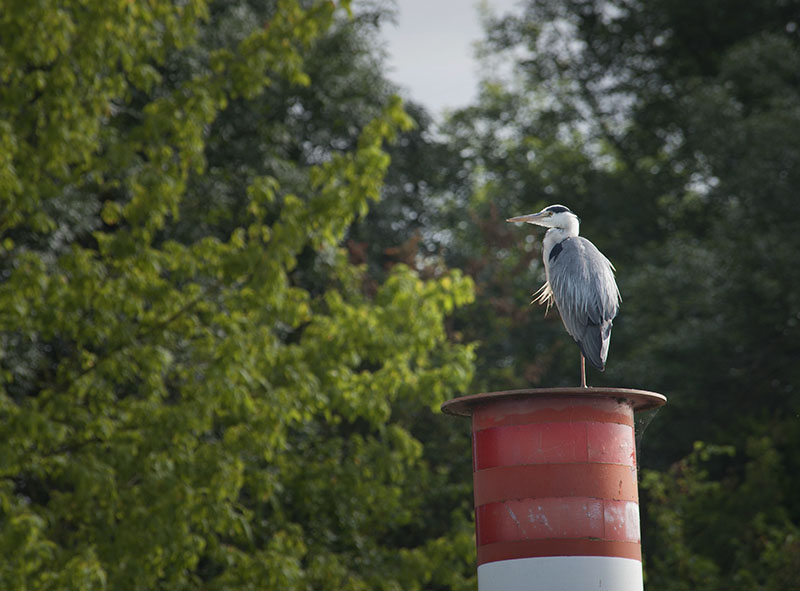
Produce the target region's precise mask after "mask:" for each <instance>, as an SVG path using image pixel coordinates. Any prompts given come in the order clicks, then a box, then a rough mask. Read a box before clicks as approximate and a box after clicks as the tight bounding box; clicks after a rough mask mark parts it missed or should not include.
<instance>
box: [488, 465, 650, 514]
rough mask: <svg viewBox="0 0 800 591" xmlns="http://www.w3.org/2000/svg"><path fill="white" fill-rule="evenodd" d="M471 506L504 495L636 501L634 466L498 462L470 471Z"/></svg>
mask: <svg viewBox="0 0 800 591" xmlns="http://www.w3.org/2000/svg"><path fill="white" fill-rule="evenodd" d="M474 482H475V506H476V507H479V506H480V505H485V504H486V503H492V502H496V501H504V500H506V499H537V498H544V497H597V498H603V499H613V500H617V501H634V502H638V501H639V494H638V487H637V482H636V469H635V468H633V467H632V466H621V465H617V464H535V465H529V466H499V467H497V468H488V469H486V470H478V471H477V472H475V474H474Z"/></svg>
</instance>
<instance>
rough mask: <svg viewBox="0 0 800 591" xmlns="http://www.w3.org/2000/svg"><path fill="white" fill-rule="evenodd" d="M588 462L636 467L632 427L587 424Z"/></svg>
mask: <svg viewBox="0 0 800 591" xmlns="http://www.w3.org/2000/svg"><path fill="white" fill-rule="evenodd" d="M586 439H587V441H588V444H589V450H588V456H589V461H590V462H597V463H603V464H623V465H625V466H636V442H635V439H634V433H633V427H629V426H627V425H615V424H610V423H587V424H586Z"/></svg>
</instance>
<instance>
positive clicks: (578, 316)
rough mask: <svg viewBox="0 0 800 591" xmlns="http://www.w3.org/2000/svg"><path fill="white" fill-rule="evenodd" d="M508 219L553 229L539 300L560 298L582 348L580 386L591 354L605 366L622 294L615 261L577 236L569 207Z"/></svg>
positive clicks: (564, 319)
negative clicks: (617, 280)
mask: <svg viewBox="0 0 800 591" xmlns="http://www.w3.org/2000/svg"><path fill="white" fill-rule="evenodd" d="M506 221H507V222H527V223H529V224H536V225H537V226H544V227H545V228H549V229H548V230H547V232H546V233H545V235H544V240H543V243H542V244H543V250H542V258H543V259H544V270H545V275H546V277H547V281H545V284H544V285H543V286H542V287H541V288H540V289H539V291H537V292H536V293H535V294H534V301H536V302H538V303H539V304H546V305H547V308H546V309H547V310H549V309H550V306H551V305H552V304H553V303H554V302H555V305H556V307H557V308H558V313H559V314H560V315H561V320H562V322H563V323H564V327H565V328H566V329H567V332H568V333H569V335H570V336H571V337H572V338H573V339H575V342H576V343H578V347H579V348H580V350H581V386H582V387H584V388H585V387H586V359H588V360H589V362H590V363H591V364H592V365H594V366H595V367H596V368H597V369H599V370H600V371H603V370H604V369H605V366H606V359H607V357H608V346H609V344H610V342H611V325H612V322H613V320H614V318H615V317H616V315H617V311H618V310H619V304H620V302H621V301H622V298H621V296H620V294H619V289H618V288H617V282H616V281H615V280H614V271H615V269H614V265H612V264H611V262H610V261H609V260H608V259H607V258H606V257H605V256H603V253H601V252H600V251H599V250H597V247H596V246H595V245H594V244H592V243H591V242H589V241H588V240H587V239H586V238H584V237H582V236H578V232H579V229H580V223H581V222H580V219H579V218H578V216H576V215H575V214H574V213H572V211H570V209H569V208H568V207H564V206H563V205H549V206H547V207H545V208H544V209H543V210H542V211H540V212H539V213H532V214H528V215H521V216H518V217H513V218H510V219H507V220H506Z"/></svg>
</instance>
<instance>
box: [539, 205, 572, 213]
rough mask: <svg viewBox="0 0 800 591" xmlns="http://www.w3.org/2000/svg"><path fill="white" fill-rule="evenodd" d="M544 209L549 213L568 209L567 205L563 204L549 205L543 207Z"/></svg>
mask: <svg viewBox="0 0 800 591" xmlns="http://www.w3.org/2000/svg"><path fill="white" fill-rule="evenodd" d="M544 210H545V211H549V212H550V213H564V212H565V211H570V209H569V208H568V207H564V206H563V205H551V206H550V207H545V208H544Z"/></svg>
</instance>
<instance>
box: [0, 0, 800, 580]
mask: <svg viewBox="0 0 800 591" xmlns="http://www.w3.org/2000/svg"><path fill="white" fill-rule="evenodd" d="M391 7H392V3H391V2H388V1H387V2H367V1H364V2H354V3H353V5H352V6H350V4H349V3H348V2H342V3H341V5H334V4H333V3H331V2H318V3H317V2H305V1H304V2H295V1H288V0H280V1H275V0H270V1H266V2H261V1H259V2H257V1H253V0H251V1H246V0H240V1H235V2H222V1H220V2H203V1H201V0H193V1H191V2H184V3H171V2H166V1H165V2H151V3H149V4H147V5H146V6H145V5H142V4H141V3H104V2H85V1H83V2H77V1H76V2H66V3H65V2H61V3H58V6H55V3H50V5H48V3H44V4H33V3H7V6H4V10H3V11H2V14H0V39H2V42H0V50H2V54H1V55H2V66H0V77H2V84H0V148H2V149H0V245H1V246H2V251H0V280H1V281H2V282H1V283H0V424H1V425H2V427H1V429H2V437H0V446H2V449H0V458H2V459H0V548H2V549H3V556H4V558H3V559H2V561H0V583H2V586H3V588H8V589H23V588H25V589H70V588H75V589H92V588H98V589H102V588H114V589H117V588H119V589H129V588H130V589H134V588H143V589H144V588H147V589H152V588H165V589H167V588H168V589H181V588H209V589H237V588H248V587H253V586H256V587H261V588H287V589H292V588H312V589H366V588H370V589H371V588H378V589H382V588H385V589H397V588H402V589H432V590H433V589H469V588H474V562H473V561H474V556H473V552H474V550H473V545H472V544H473V541H472V529H471V528H472V525H471V522H470V508H471V493H470V491H471V467H470V456H469V449H470V444H469V435H468V425H467V424H466V421H456V420H449V419H445V418H443V417H441V416H439V415H438V414H436V413H435V412H434V410H433V409H435V408H436V407H437V406H438V405H439V404H440V402H441V401H442V400H444V399H446V398H449V397H452V396H456V395H459V394H462V393H466V392H468V391H471V392H477V391H485V390H502V389H506V388H518V387H528V386H555V385H575V384H576V383H577V376H578V362H577V359H578V357H577V351H576V349H575V347H574V345H573V344H572V343H571V341H570V340H569V337H568V336H567V335H566V334H565V332H564V331H563V328H562V327H561V323H560V320H559V319H558V317H557V313H556V312H555V311H553V312H551V314H549V315H548V316H547V317H545V316H544V314H543V309H541V308H539V307H534V306H528V304H527V302H528V301H529V299H530V294H531V292H532V291H534V290H535V289H536V288H538V286H539V285H540V284H541V283H542V282H543V280H544V276H543V275H544V274H543V269H542V266H541V263H540V258H541V253H540V246H541V233H540V232H537V231H536V230H534V229H532V228H529V227H526V228H518V227H514V226H511V225H508V224H505V222H504V220H505V218H507V217H509V216H510V215H516V214H521V213H527V212H531V211H535V210H538V209H540V208H541V207H542V206H544V205H547V204H550V203H563V204H565V205H568V206H569V207H571V208H573V209H574V210H575V211H576V212H577V213H578V214H579V215H581V216H582V218H583V224H582V232H583V234H584V235H586V236H588V237H589V238H591V239H592V240H593V241H594V242H595V243H596V244H597V245H598V246H599V247H600V248H601V250H602V251H603V252H604V253H606V254H607V255H608V256H609V258H610V259H611V260H612V261H613V262H614V263H615V265H616V267H617V269H618V280H619V283H620V288H621V291H622V294H623V298H624V302H623V306H622V311H621V314H620V316H619V318H618V320H617V322H616V324H615V329H614V339H613V344H612V347H611V353H610V357H609V365H608V369H607V371H606V373H605V374H599V373H597V372H594V373H592V374H590V378H589V379H590V383H591V384H593V385H613V386H626V387H640V388H645V389H649V390H656V391H660V392H663V393H664V394H666V395H667V396H668V397H669V405H668V406H667V407H666V408H665V409H664V410H662V411H661V412H660V413H659V415H658V417H657V419H656V420H655V421H654V422H653V424H652V425H651V426H650V427H649V428H648V431H647V434H646V436H645V438H644V441H643V446H642V449H641V453H640V462H641V463H642V465H643V468H642V473H641V488H642V491H641V492H642V495H643V499H642V501H643V502H642V508H643V536H644V541H643V547H644V551H645V573H646V580H647V586H648V589H651V590H655V591H658V590H668V591H672V590H676V591H677V590H683V589H697V588H702V589H720V590H722V589H725V590H729V589H742V590H744V589H747V590H750V589H754V588H758V589H769V590H771V589H776V590H777V589H787V588H790V587H791V586H792V584H793V582H794V580H795V578H796V573H797V572H798V571H799V570H800V541H798V540H800V538H798V533H799V532H798V524H800V499H798V497H797V495H796V494H795V491H796V490H797V488H798V485H800V482H798V478H800V477H799V476H798V474H800V455H798V453H797V451H796V450H797V449H798V448H800V394H799V393H798V391H797V384H798V383H800V382H799V381H798V378H800V375H798V374H800V364H798V359H800V326H799V323H800V301H798V299H799V298H800V295H798V294H800V267H798V265H797V263H796V259H797V256H796V253H797V252H800V233H798V231H797V228H798V227H800V226H798V217H799V216H798V215H797V213H798V201H797V198H798V191H797V187H798V186H799V185H800V183H799V182H798V181H800V178H798V175H800V172H798V171H800V166H798V165H800V162H798V160H800V31H798V22H799V21H800V3H798V2H797V1H785V2H774V1H763V2H755V3H753V2H747V3H744V2H734V3H731V2H719V1H717V0H701V1H700V2H696V1H695V2H688V1H686V0H658V1H656V2H647V3H645V2H640V1H622V0H619V1H614V0H611V1H601V0H581V1H577V0H568V1H555V0H527V1H525V2H521V3H520V11H519V12H517V13H515V14H512V15H504V16H501V17H499V18H493V19H491V18H489V19H487V21H486V35H485V39H484V41H483V43H482V47H481V56H480V58H481V60H482V64H483V65H484V70H485V72H486V73H487V74H486V76H485V79H484V81H483V83H482V88H481V94H480V96H479V97H478V99H477V100H476V101H475V103H474V104H472V105H470V106H468V107H466V108H464V109H461V110H458V111H456V112H453V113H451V114H449V116H447V117H446V118H445V119H444V121H442V122H441V124H439V123H438V122H436V121H434V120H433V119H432V118H431V116H430V115H429V114H428V113H426V111H425V109H424V107H422V106H420V105H417V104H415V103H414V102H413V100H412V101H407V103H406V105H405V110H402V109H401V108H400V105H399V103H398V101H397V99H396V98H395V96H394V94H395V92H396V90H395V88H394V87H393V85H392V84H391V83H390V82H388V81H387V79H386V77H385V74H384V72H383V70H384V67H383V56H382V52H381V49H380V47H379V41H378V38H377V37H376V35H377V34H378V32H379V29H380V26H381V25H382V24H383V23H384V22H385V21H386V20H387V19H389V18H391ZM412 99H413V97H412ZM412 120H413V125H412ZM378 197H381V198H380V200H378ZM473 287H474V289H473ZM473 292H474V296H473ZM473 297H474V299H473Z"/></svg>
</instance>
